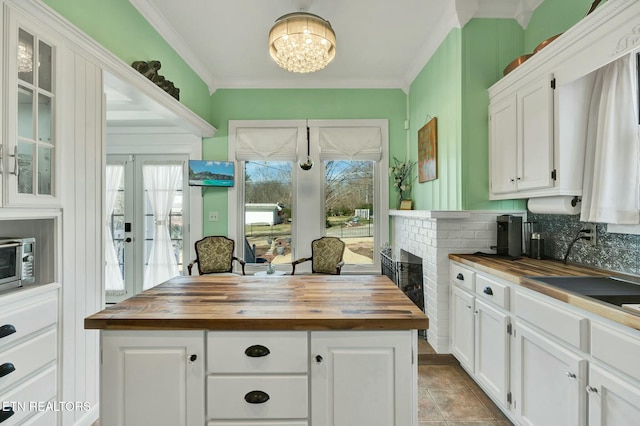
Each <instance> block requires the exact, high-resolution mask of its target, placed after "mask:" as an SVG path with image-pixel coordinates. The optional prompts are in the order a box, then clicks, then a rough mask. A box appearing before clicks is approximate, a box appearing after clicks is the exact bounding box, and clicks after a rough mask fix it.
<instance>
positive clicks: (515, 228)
mask: <svg viewBox="0 0 640 426" xmlns="http://www.w3.org/2000/svg"><path fill="white" fill-rule="evenodd" d="M497 222H498V244H497V245H496V251H497V254H498V256H513V257H517V256H520V255H521V254H522V217H521V216H512V215H509V214H503V215H501V216H498V218H497Z"/></svg>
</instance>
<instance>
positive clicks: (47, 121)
mask: <svg viewBox="0 0 640 426" xmlns="http://www.w3.org/2000/svg"><path fill="white" fill-rule="evenodd" d="M38 140H39V141H42V142H46V143H52V141H51V98H50V97H49V96H46V95H43V94H39V95H38Z"/></svg>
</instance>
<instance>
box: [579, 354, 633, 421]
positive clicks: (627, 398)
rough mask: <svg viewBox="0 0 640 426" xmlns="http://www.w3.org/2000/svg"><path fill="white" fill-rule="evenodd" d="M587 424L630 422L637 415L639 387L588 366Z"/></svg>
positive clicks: (619, 377) (608, 372)
mask: <svg viewBox="0 0 640 426" xmlns="http://www.w3.org/2000/svg"><path fill="white" fill-rule="evenodd" d="M587 392H588V394H589V426H614V425H616V426H617V425H633V424H637V423H638V419H640V389H639V388H638V386H637V385H633V384H632V382H631V381H629V380H628V379H624V378H622V377H621V376H619V375H617V374H614V373H612V372H611V371H607V369H605V368H602V367H599V366H597V365H594V364H591V365H590V366H589V385H588V386H587Z"/></svg>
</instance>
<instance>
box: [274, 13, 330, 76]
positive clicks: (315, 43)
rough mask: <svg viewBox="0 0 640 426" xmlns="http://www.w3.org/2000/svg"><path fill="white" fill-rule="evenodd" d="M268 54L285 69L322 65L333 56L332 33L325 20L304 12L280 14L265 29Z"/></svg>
mask: <svg viewBox="0 0 640 426" xmlns="http://www.w3.org/2000/svg"><path fill="white" fill-rule="evenodd" d="M269 51H270V53H271V57H272V58H273V60H274V61H276V63H277V64H278V65H280V67H281V68H284V69H285V70H287V71H291V72H299V73H307V72H314V71H318V70H321V69H323V68H324V67H326V66H327V64H328V63H329V62H331V61H332V60H333V58H334V57H335V56H336V34H335V33H334V32H333V28H331V24H330V23H329V21H327V20H324V19H322V18H321V17H319V16H317V15H313V14H311V13H307V12H294V13H289V14H287V15H284V16H281V17H280V18H278V19H277V20H276V23H275V24H274V25H273V28H271V31H270V32H269Z"/></svg>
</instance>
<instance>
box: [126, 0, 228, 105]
mask: <svg viewBox="0 0 640 426" xmlns="http://www.w3.org/2000/svg"><path fill="white" fill-rule="evenodd" d="M129 2H130V3H131V4H132V5H133V7H135V8H136V9H137V10H138V12H140V14H141V15H142V16H143V17H144V19H145V20H146V21H147V22H149V24H151V26H152V27H153V28H154V29H155V30H156V31H157V32H158V34H159V35H160V36H161V37H162V38H163V39H164V40H165V41H166V42H167V43H169V45H170V46H171V47H172V48H173V50H175V52H176V53H177V54H178V55H179V56H180V57H181V58H182V59H184V61H185V62H186V63H187V64H188V65H189V67H191V69H192V70H193V71H194V72H195V73H196V74H197V75H198V77H200V78H201V79H202V81H204V82H205V84H206V85H207V87H208V88H209V94H210V95H211V94H213V93H215V91H216V89H217V88H218V82H217V80H216V78H215V76H214V75H213V73H211V71H210V70H209V69H208V68H207V67H206V66H205V65H204V64H203V63H202V61H201V60H200V59H199V58H198V55H197V54H196V53H195V52H194V51H193V50H192V49H191V47H190V46H189V44H188V43H186V42H185V41H184V39H183V38H182V37H180V35H179V34H178V32H177V31H176V30H175V28H174V27H173V26H172V25H171V24H170V23H169V21H167V20H166V19H165V17H164V15H163V14H162V13H160V11H159V10H158V8H157V7H156V6H155V5H154V4H153V3H151V1H149V0H129Z"/></svg>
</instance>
